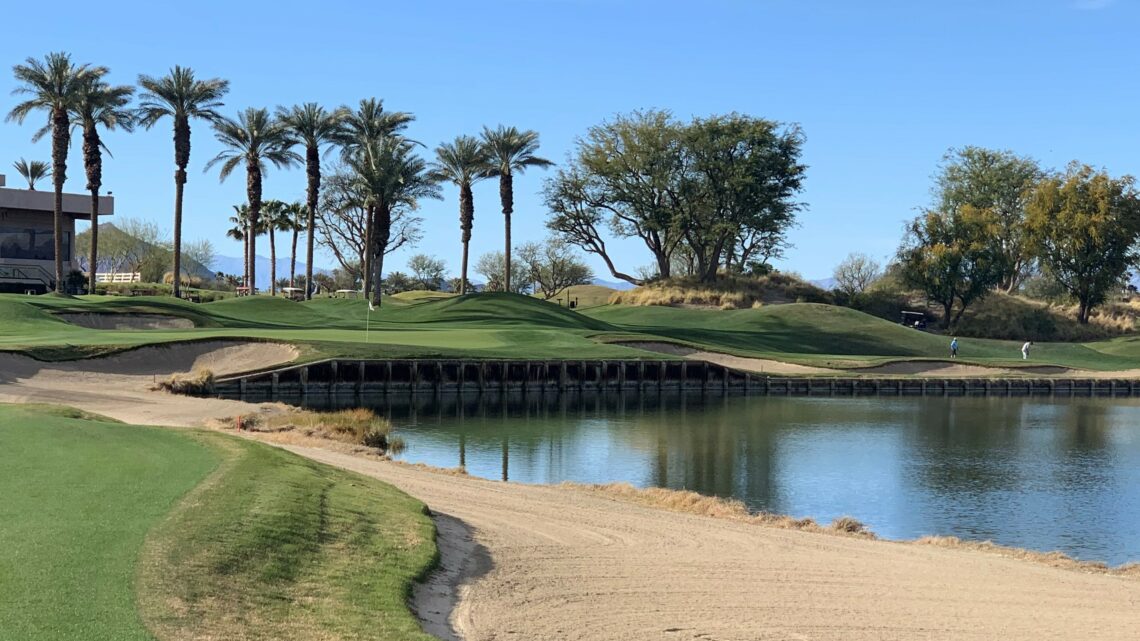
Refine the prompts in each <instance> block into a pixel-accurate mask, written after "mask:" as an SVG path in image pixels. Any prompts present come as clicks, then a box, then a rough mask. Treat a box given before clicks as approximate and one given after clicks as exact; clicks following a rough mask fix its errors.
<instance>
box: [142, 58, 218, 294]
mask: <svg viewBox="0 0 1140 641" xmlns="http://www.w3.org/2000/svg"><path fill="white" fill-rule="evenodd" d="M139 86H140V87H142V89H143V92H142V93H141V94H139V108H138V122H139V124H141V125H142V126H143V127H145V128H147V129H150V128H151V127H153V126H154V125H155V124H157V123H158V122H159V121H160V120H162V119H163V118H170V119H171V120H172V121H173V122H174V166H175V170H174V246H173V251H172V253H173V263H174V266H173V270H172V271H173V273H175V274H181V273H182V196H183V192H184V190H185V187H186V167H187V166H188V165H189V164H190V121H191V120H195V119H197V120H205V121H207V122H210V123H217V122H219V121H220V120H221V119H222V116H221V114H219V113H218V111H217V110H218V109H219V108H220V107H221V106H222V97H223V96H225V95H226V93H227V92H228V91H229V88H230V83H229V81H228V80H221V79H219V78H210V79H207V80H199V79H197V78H195V77H194V70H192V69H190V68H189V67H180V66H177V65H175V66H174V67H173V68H172V69H171V70H170V73H169V74H167V75H165V76H163V77H161V78H154V77H151V76H147V75H139ZM172 293H173V295H174V296H175V297H178V296H181V294H182V279H181V278H175V279H174V287H173V288H172Z"/></svg>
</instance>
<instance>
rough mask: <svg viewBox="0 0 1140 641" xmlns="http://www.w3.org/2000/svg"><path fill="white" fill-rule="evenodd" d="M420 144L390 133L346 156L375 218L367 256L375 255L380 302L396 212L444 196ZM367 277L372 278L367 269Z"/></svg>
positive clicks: (376, 293) (374, 273)
mask: <svg viewBox="0 0 1140 641" xmlns="http://www.w3.org/2000/svg"><path fill="white" fill-rule="evenodd" d="M416 144H417V143H414V142H412V141H409V140H405V139H403V138H400V137H399V136H390V137H387V138H385V139H383V140H381V141H380V142H378V143H373V144H371V145H368V146H367V147H362V148H359V149H358V150H357V151H356V153H355V154H354V155H353V156H351V157H350V158H348V159H346V165H347V166H348V168H349V170H350V171H352V173H353V177H354V182H355V183H356V187H357V189H359V190H360V191H361V193H363V194H364V195H365V198H366V200H367V208H368V210H369V212H370V214H369V215H370V217H373V218H375V222H374V223H373V224H372V230H371V232H370V238H369V240H370V241H371V242H370V243H368V245H367V248H366V250H365V252H366V253H365V259H366V260H367V259H369V258H370V259H371V262H370V263H369V266H370V268H371V270H372V274H371V278H370V282H371V283H372V303H373V304H374V305H380V276H381V274H382V273H383V268H384V254H385V252H386V251H387V249H388V243H389V242H390V241H391V232H392V217H393V213H394V212H397V211H398V210H399V209H400V208H410V209H415V208H416V207H417V206H418V202H419V200H420V199H421V198H439V197H440V196H439V184H438V182H437V181H436V180H435V178H434V177H433V176H432V175H431V173H430V172H429V171H428V167H427V163H425V162H424V161H423V159H421V158H419V157H418V156H416V155H415V154H414V153H412V152H413V150H414V149H415V146H416ZM366 233H369V232H366ZM369 253H370V254H371V256H369ZM365 278H366V279H369V275H368V274H367V273H366V274H365ZM365 291H366V292H367V291H368V290H367V289H366V290H365Z"/></svg>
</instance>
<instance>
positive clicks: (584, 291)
mask: <svg viewBox="0 0 1140 641" xmlns="http://www.w3.org/2000/svg"><path fill="white" fill-rule="evenodd" d="M618 293H620V292H619V290H616V289H614V288H612V287H605V286H603V285H573V286H571V287H567V288H566V289H564V290H562V291H561V292H559V294H558V296H557V297H555V298H552V299H550V301H549V302H550V303H553V304H555V305H557V304H558V301H559V300H561V301H562V304H563V305H565V304H566V296H567V295H569V296H570V300H577V301H578V309H588V308H590V307H597V306H599V305H609V304H610V298H611V297H612V296H613V295H614V294H618ZM535 297H536V298H539V299H540V300H541V297H540V296H538V295H537V294H536V295H535Z"/></svg>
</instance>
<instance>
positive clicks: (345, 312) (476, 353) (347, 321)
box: [0, 293, 1140, 370]
mask: <svg viewBox="0 0 1140 641" xmlns="http://www.w3.org/2000/svg"><path fill="white" fill-rule="evenodd" d="M593 302H595V303H596V302H597V301H596V300H595V301H593ZM63 312H71V313H120V314H130V313H145V314H163V315H169V316H176V317H179V318H186V319H189V320H191V321H193V323H194V324H195V328H194V329H170V330H132V331H125V330H116V331H110V330H96V329H86V328H83V327H79V326H77V325H73V324H71V323H68V322H65V321H64V320H63V319H61V318H59V317H57V316H56V314H58V313H63ZM218 338H243V339H253V340H271V341H285V342H291V343H295V344H297V345H299V346H301V354H302V356H301V357H302V358H303V359H307V360H312V359H318V358H329V357H360V358H384V357H392V358H396V357H417V358H435V357H438V358H461V357H462V358H518V359H522V358H536V359H562V358H595V359H606V358H614V359H617V358H660V356H659V355H655V354H652V353H649V352H646V351H641V350H634V349H630V348H628V347H624V346H622V345H620V344H617V343H621V342H624V341H659V340H665V341H673V342H680V343H684V344H688V345H693V346H696V347H700V348H706V349H709V350H713V351H721V352H727V353H731V354H737V355H741V356H755V357H762V358H772V359H777V360H784V361H788V362H794V363H802V364H809V365H820V366H825V367H838V368H844V367H858V366H863V365H873V364H879V363H884V362H889V361H895V360H906V359H944V358H946V357H947V355H948V347H947V345H948V343H949V339H948V337H945V336H941V335H937V334H931V333H927V332H919V331H916V330H913V329H908V328H905V327H902V326H900V325H898V324H895V323H891V322H889V321H885V320H882V319H880V318H876V317H873V316H869V315H867V314H863V313H861V312H857V311H855V310H852V309H848V308H844V307H836V306H829V305H818V304H811V303H794V304H787V305H771V306H764V307H761V308H758V309H741V310H729V311H722V310H711V309H689V308H675V307H632V306H622V305H603V304H597V305H595V306H593V307H589V308H586V309H582V310H580V311H572V310H569V309H567V308H566V307H564V306H559V305H558V304H556V303H554V302H544V301H541V300H538V299H537V298H533V297H528V296H514V295H509V294H486V293H484V294H477V295H469V296H463V297H459V296H437V295H431V296H428V295H418V294H417V295H414V296H407V297H403V298H400V297H392V298H386V299H385V302H384V304H383V305H382V306H381V307H380V308H378V309H376V310H374V311H372V310H369V308H368V305H367V303H366V302H365V301H363V300H359V299H330V298H320V299H315V300H312V301H308V302H305V303H295V302H290V301H287V300H285V299H282V298H270V297H264V296H259V297H252V298H248V297H247V298H232V299H226V300H222V301H217V302H214V303H206V304H192V303H187V302H183V301H179V300H174V299H170V298H159V297H137V298H124V297H97V296H94V297H82V298H58V297H54V296H40V297H25V296H14V295H0V349H3V350H17V351H25V352H28V353H30V354H32V355H33V356H36V357H37V358H41V359H46V360H52V359H68V358H78V357H82V356H89V355H95V354H100V353H106V352H109V351H115V350H118V349H123V348H128V347H135V346H139V345H146V344H152V343H162V342H169V341H184V340H202V339H218ZM960 343H961V351H960V356H961V358H960V360H961V361H962V362H975V363H979V364H987V365H1019V364H1021V361H1020V346H1021V342H1020V341H999V340H984V339H963V340H962V341H960ZM1032 355H1033V359H1032V364H1037V365H1042V364H1047V365H1059V366H1066V367H1075V368H1082V369H1093V370H1123V369H1132V368H1137V367H1140V339H1137V338H1133V337H1126V338H1119V339H1113V340H1107V341H1098V342H1092V343H1042V344H1039V345H1037V346H1036V347H1035V348H1034V350H1033V353H1032Z"/></svg>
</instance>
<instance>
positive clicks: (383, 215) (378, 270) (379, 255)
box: [372, 203, 392, 307]
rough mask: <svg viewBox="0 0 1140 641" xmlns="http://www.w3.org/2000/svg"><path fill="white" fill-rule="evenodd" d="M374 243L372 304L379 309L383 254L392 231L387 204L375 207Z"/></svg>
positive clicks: (390, 211) (390, 216)
mask: <svg viewBox="0 0 1140 641" xmlns="http://www.w3.org/2000/svg"><path fill="white" fill-rule="evenodd" d="M374 227H375V235H376V239H375V242H374V245H373V246H374V255H373V258H372V261H373V263H374V264H373V267H372V304H373V305H375V306H376V307H379V306H380V304H381V299H380V296H381V287H380V283H381V280H382V278H383V275H384V252H385V251H386V250H387V249H388V240H389V236H390V235H391V230H392V210H391V209H390V208H389V206H388V204H387V203H380V205H379V206H378V207H376V224H375V225H374Z"/></svg>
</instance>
